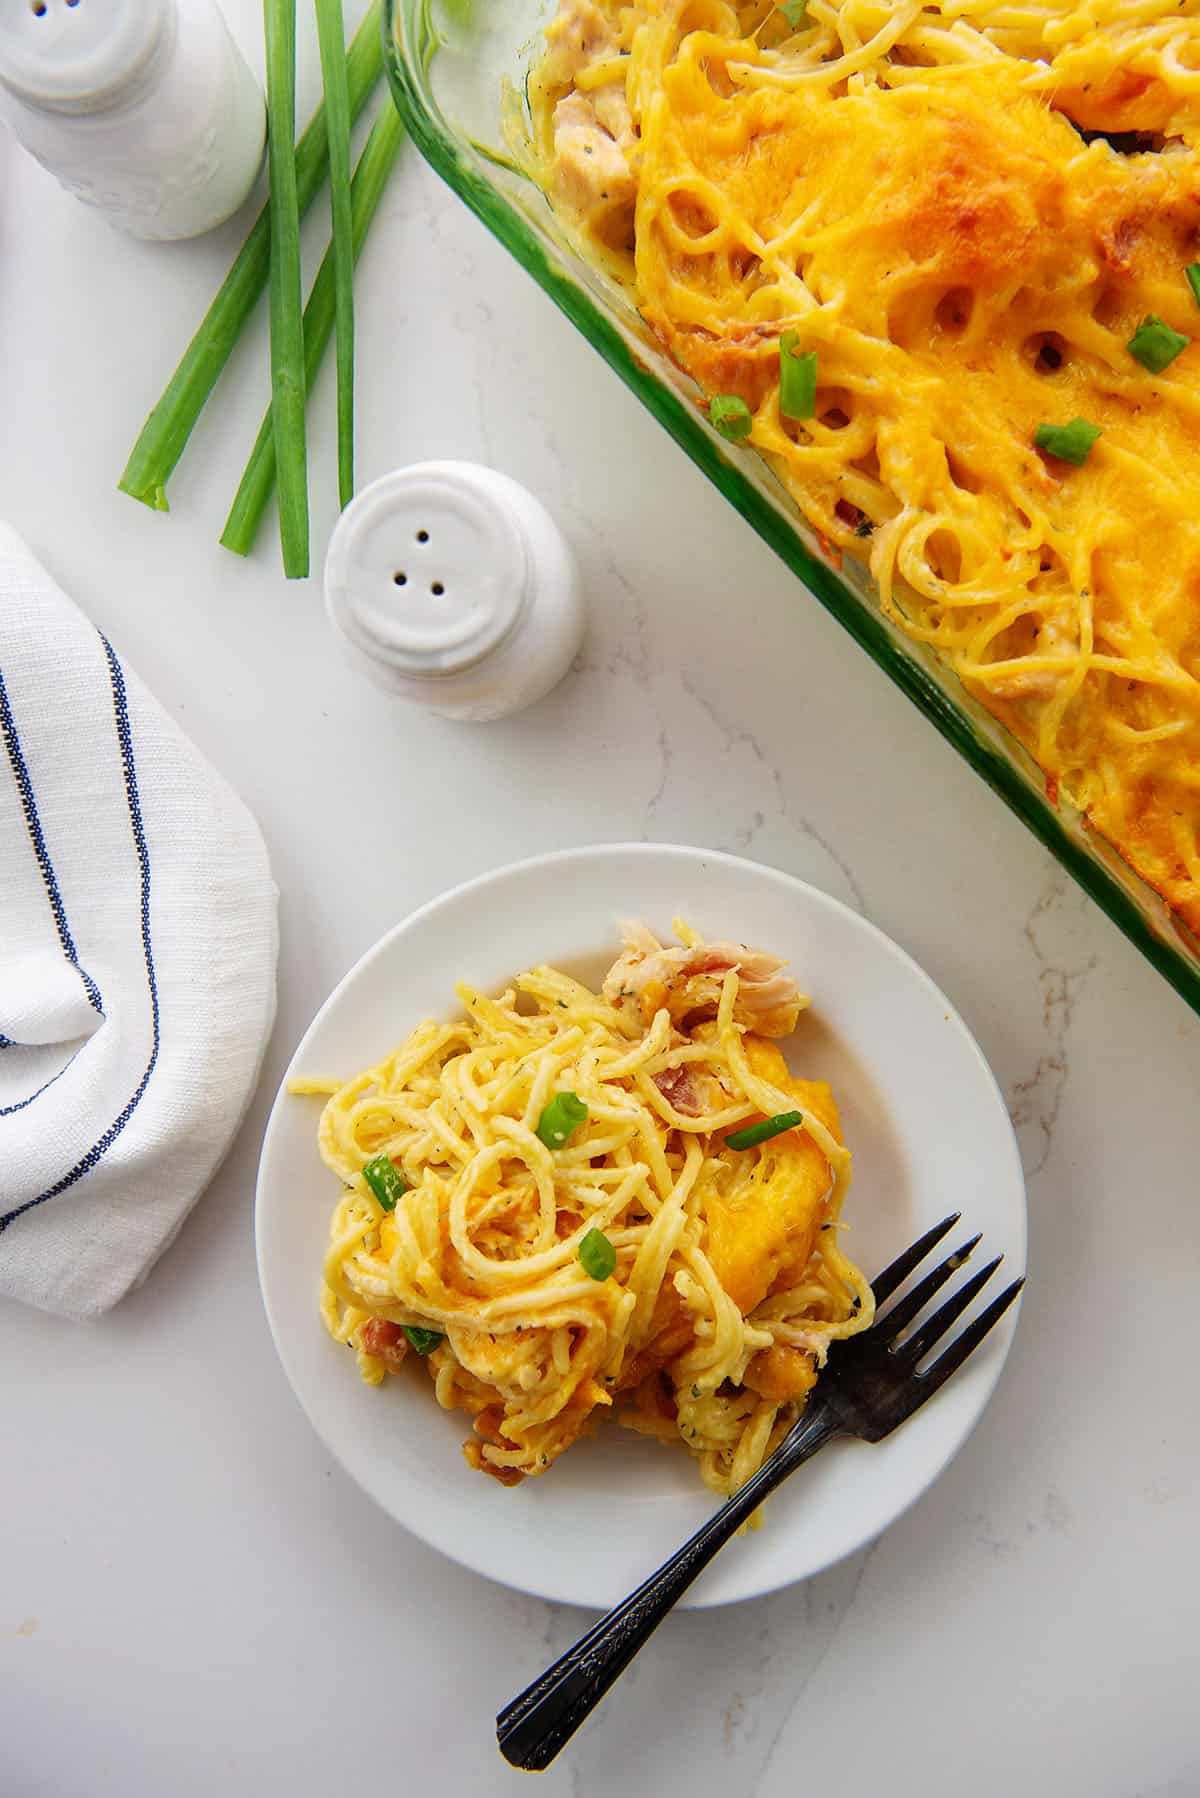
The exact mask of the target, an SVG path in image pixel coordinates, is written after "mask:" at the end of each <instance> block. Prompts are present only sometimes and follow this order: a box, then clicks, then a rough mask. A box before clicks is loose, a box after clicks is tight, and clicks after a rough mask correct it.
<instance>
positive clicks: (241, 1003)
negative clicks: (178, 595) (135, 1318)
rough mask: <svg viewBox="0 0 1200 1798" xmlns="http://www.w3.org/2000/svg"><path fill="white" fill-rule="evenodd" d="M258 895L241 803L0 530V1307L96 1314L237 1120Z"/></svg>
mask: <svg viewBox="0 0 1200 1798" xmlns="http://www.w3.org/2000/svg"><path fill="white" fill-rule="evenodd" d="M276 898H277V895H276V891H275V886H274V883H273V882H272V879H271V871H270V867H269V865H268V862H267V852H266V848H265V846H264V844H263V840H262V837H261V835H260V834H259V830H258V827H257V825H256V824H255V822H254V820H253V818H252V817H251V816H250V814H249V812H248V811H247V810H246V808H245V806H244V805H243V804H242V803H241V801H240V800H239V799H238V798H237V797H236V796H235V795H234V794H233V793H232V792H231V791H230V789H229V788H228V786H226V784H225V782H224V781H223V780H221V779H220V778H219V776H218V775H217V774H216V773H215V771H214V770H213V769H212V768H211V767H210V766H209V765H208V763H207V762H206V761H205V760H204V758H203V756H202V755H201V754H200V753H199V751H198V750H197V749H196V748H195V746H194V745H193V744H191V743H189V741H188V740H187V738H186V737H185V736H184V735H183V734H182V732H181V731H180V730H179V729H178V728H177V727H176V726H175V725H174V724H173V723H172V722H171V720H170V719H169V718H168V717H167V716H166V714H165V712H163V710H162V709H161V707H160V706H159V705H158V704H157V703H156V701H155V700H153V699H152V698H151V696H150V695H149V693H147V691H146V689H145V688H144V687H143V686H142V684H141V682H140V681H139V680H138V678H137V676H136V675H135V674H133V673H132V672H131V671H130V669H129V668H128V667H126V665H125V663H124V662H123V661H122V659H121V657H120V656H119V655H118V654H117V653H116V651H115V650H114V649H113V648H112V646H111V644H109V643H108V641H107V640H106V639H105V638H104V637H103V636H101V635H100V633H99V632H98V631H97V630H96V629H95V627H94V626H93V625H91V624H89V623H88V621H87V619H86V618H85V617H84V616H83V614H82V613H81V612H80V611H79V610H78V608H77V607H75V606H74V605H72V603H71V601H70V600H69V599H67V597H66V596H65V594H63V593H62V592H61V591H60V590H59V588H58V587H57V586H55V584H54V582H53V581H52V580H51V579H50V577H49V575H47V574H46V572H45V570H44V569H43V568H42V567H41V566H40V565H39V564H38V562H37V561H35V559H34V557H33V556H32V555H31V553H30V552H29V550H28V549H27V548H26V547H25V545H24V544H23V543H22V542H21V540H20V538H19V537H17V536H16V534H15V533H14V532H12V531H11V530H9V529H8V527H7V526H5V525H3V524H0V1293H5V1294H8V1295H10V1296H12V1297H14V1298H19V1299H24V1300H25V1301H26V1302H27V1303H29V1304H32V1305H40V1306H43V1307H44V1308H45V1309H46V1310H49V1311H57V1312H61V1313H63V1314H64V1315H66V1316H68V1317H76V1318H87V1317H94V1316H96V1315H98V1314H99V1313H100V1312H102V1311H105V1310H107V1309H108V1307H109V1306H111V1305H114V1304H115V1303H116V1302H117V1300H118V1299H119V1298H121V1297H123V1295H124V1294H125V1293H126V1292H128V1291H129V1289H130V1288H131V1287H132V1286H135V1285H137V1284H138V1282H139V1281H140V1280H141V1279H142V1278H143V1277H144V1276H145V1274H146V1273H147V1272H148V1271H149V1269H150V1267H151V1266H152V1265H153V1263H154V1261H155V1260H156V1259H157V1257H158V1256H159V1255H160V1254H161V1253H162V1251H163V1249H164V1248H166V1246H167V1244H168V1243H169V1242H170V1241H171V1239H172V1237H173V1236H174V1235H175V1232H176V1231H177V1230H178V1228H179V1226H180V1224H181V1223H182V1222H183V1219H184V1217H185V1216H186V1215H187V1213H188V1211H189V1210H190V1209H191V1206H192V1204H193V1203H194V1202H195V1200H196V1199H197V1198H198V1197H199V1195H200V1193H201V1192H202V1191H203V1190H204V1187H205V1185H206V1184H207V1182H208V1180H209V1178H210V1177H211V1175H212V1173H213V1171H214V1169H215V1168H216V1166H217V1163H218V1162H219V1161H220V1159H221V1157H222V1155H223V1154H224V1152H225V1150H226V1149H227V1148H228V1146H229V1143H230V1141H231V1140H232V1138H233V1135H234V1132H235V1131H236V1129H237V1127H238V1124H239V1123H240V1121H241V1119H242V1116H243V1114H244V1112H245V1109H246V1106H247V1105H248V1103H249V1100H250V1096H251V1094H252V1092H253V1090H254V1084H255V1080H256V1078H257V1075H258V1070H259V1066H260V1064H261V1061H262V1055H263V1050H264V1049H265V1047H266V1041H267V1037H268V1035H269V1033H270V1029H271V1022H272V1019H273V1017H274V1011H275V956H276V947H277V935H276V910H275V908H276Z"/></svg>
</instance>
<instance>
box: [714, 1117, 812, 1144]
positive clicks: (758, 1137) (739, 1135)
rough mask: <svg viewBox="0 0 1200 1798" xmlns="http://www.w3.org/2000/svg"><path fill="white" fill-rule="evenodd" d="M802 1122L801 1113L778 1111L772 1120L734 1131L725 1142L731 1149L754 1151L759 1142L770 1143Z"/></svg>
mask: <svg viewBox="0 0 1200 1798" xmlns="http://www.w3.org/2000/svg"><path fill="white" fill-rule="evenodd" d="M803 1122H804V1113H803V1112H802V1111H779V1112H776V1114H775V1116H774V1117H773V1118H763V1119H762V1120H761V1121H760V1122H759V1123H757V1124H747V1126H746V1128H745V1129H744V1130H735V1131H734V1133H733V1135H732V1136H727V1137H726V1138H725V1141H726V1142H727V1143H728V1145H729V1147H730V1148H731V1149H756V1148H757V1147H758V1145H759V1143H760V1142H770V1140H771V1138H772V1137H773V1136H782V1135H783V1133H784V1131H785V1130H794V1129H795V1128H796V1126H797V1125H798V1124H802V1123H803Z"/></svg>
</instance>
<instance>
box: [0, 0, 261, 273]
mask: <svg viewBox="0 0 1200 1798" xmlns="http://www.w3.org/2000/svg"><path fill="white" fill-rule="evenodd" d="M0 102H3V112H4V116H5V117H7V119H8V121H9V123H10V124H11V125H12V127H13V130H14V131H15V132H16V135H17V137H18V138H19V139H20V141H21V143H22V144H24V146H25V148H26V149H27V150H28V151H29V152H30V154H31V155H33V156H36V158H37V160H38V161H39V162H40V163H42V164H43V166H44V167H46V168H47V169H49V170H50V172H51V174H53V175H56V176H57V177H58V180H59V181H60V182H61V183H62V185H63V186H64V187H65V188H66V189H67V190H68V191H69V192H70V193H73V194H75V195H77V197H78V198H79V199H81V200H84V201H86V202H87V203H88V204H89V205H91V206H96V207H98V208H99V209H100V210H101V211H102V212H104V213H106V214H107V215H108V217H109V218H110V219H111V220H112V222H113V223H114V224H116V225H120V226H121V227H122V228H123V229H124V230H126V231H130V232H132V233H133V235H134V236H135V237H151V238H180V237H195V236H198V235H199V233H200V232H201V231H209V230H211V229H212V227H213V226H214V225H219V224H221V223H222V221H223V220H224V219H227V218H228V217H229V216H230V214H231V213H234V212H236V211H237V209H238V207H239V206H240V205H241V204H242V201H243V200H244V199H245V198H246V195H247V194H248V193H249V191H250V188H251V187H252V185H253V183H254V178H255V176H256V175H257V173H258V170H259V166H260V164H261V162H262V152H263V143H264V139H265V135H266V109H265V107H264V104H263V96H262V89H261V88H260V87H259V85H258V82H257V81H256V80H255V78H254V76H253V75H252V74H251V72H250V70H249V68H248V67H247V65H246V62H245V60H244V59H243V57H242V55H241V52H240V51H239V50H238V48H237V46H236V44H235V43H234V41H233V39H232V38H231V37H230V35H229V30H228V27H227V26H226V24H225V20H224V18H223V17H222V15H221V13H220V11H219V10H218V8H217V5H216V0H3V5H2V6H0Z"/></svg>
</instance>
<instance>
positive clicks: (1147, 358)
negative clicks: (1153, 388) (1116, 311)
mask: <svg viewBox="0 0 1200 1798" xmlns="http://www.w3.org/2000/svg"><path fill="white" fill-rule="evenodd" d="M1191 341H1192V340H1191V338H1190V337H1185V336H1184V334H1183V332H1182V331H1173V330H1172V329H1171V327H1170V325H1166V324H1164V323H1163V321H1162V319H1161V318H1159V317H1158V315H1157V313H1154V312H1151V313H1148V314H1147V316H1146V317H1145V318H1144V319H1143V320H1142V322H1141V324H1140V325H1139V326H1138V328H1137V330H1136V331H1135V332H1134V334H1133V336H1132V337H1131V338H1130V339H1129V342H1128V343H1127V344H1126V345H1125V348H1126V349H1127V350H1128V351H1129V354H1130V355H1131V356H1132V357H1134V358H1135V360H1136V361H1138V362H1140V363H1141V365H1142V367H1143V368H1148V369H1149V370H1150V373H1151V374H1152V375H1160V374H1161V373H1162V371H1163V369H1164V368H1166V367H1168V365H1169V364H1170V363H1172V362H1174V360H1175V358H1176V356H1182V354H1183V352H1184V350H1186V349H1187V346H1188V344H1189V343H1190V342H1191Z"/></svg>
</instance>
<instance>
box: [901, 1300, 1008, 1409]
mask: <svg viewBox="0 0 1200 1798" xmlns="http://www.w3.org/2000/svg"><path fill="white" fill-rule="evenodd" d="M1024 1284H1025V1281H1024V1278H1021V1279H1019V1280H1013V1281H1012V1282H1011V1284H1010V1285H1008V1286H1006V1287H1005V1288H1004V1291H1003V1292H1002V1293H1000V1294H999V1295H998V1297H996V1298H994V1299H993V1300H992V1302H991V1304H990V1305H989V1306H988V1307H987V1309H986V1310H984V1311H981V1312H980V1313H979V1316H978V1317H977V1318H975V1319H974V1321H973V1322H972V1323H969V1324H968V1325H967V1327H966V1329H965V1330H964V1331H963V1333H962V1335H961V1336H956V1337H955V1338H954V1341H953V1342H952V1343H951V1344H950V1347H949V1348H948V1349H947V1350H946V1352H945V1354H943V1355H939V1356H938V1358H937V1360H936V1361H935V1362H934V1364H933V1366H932V1367H930V1368H927V1369H926V1371H925V1372H924V1373H923V1374H918V1375H917V1378H916V1380H915V1381H914V1386H915V1387H916V1391H917V1394H918V1395H919V1396H918V1397H917V1400H916V1404H914V1405H913V1407H912V1409H913V1410H914V1411H915V1410H916V1409H917V1406H918V1405H923V1404H924V1403H925V1400H926V1399H927V1398H930V1397H931V1396H932V1394H933V1393H935V1392H936V1391H937V1389H938V1387H939V1386H941V1385H944V1384H945V1382H946V1381H947V1380H948V1379H949V1378H950V1375H951V1374H952V1373H957V1371H958V1369H959V1368H960V1367H961V1366H962V1364H963V1362H964V1361H965V1360H966V1358H967V1356H968V1355H970V1354H973V1353H974V1351H975V1350H976V1349H977V1348H978V1347H979V1345H980V1343H981V1342H982V1341H983V1339H984V1337H985V1336H986V1335H987V1333H988V1331H989V1330H990V1329H992V1327H993V1326H994V1325H995V1324H998V1323H999V1321H1000V1319H1001V1318H1002V1317H1003V1316H1004V1313H1005V1312H1006V1311H1007V1310H1008V1307H1009V1306H1010V1305H1011V1304H1012V1302H1013V1300H1014V1299H1015V1298H1016V1296H1017V1294H1018V1293H1019V1292H1020V1290H1021V1288H1022V1286H1024Z"/></svg>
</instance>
